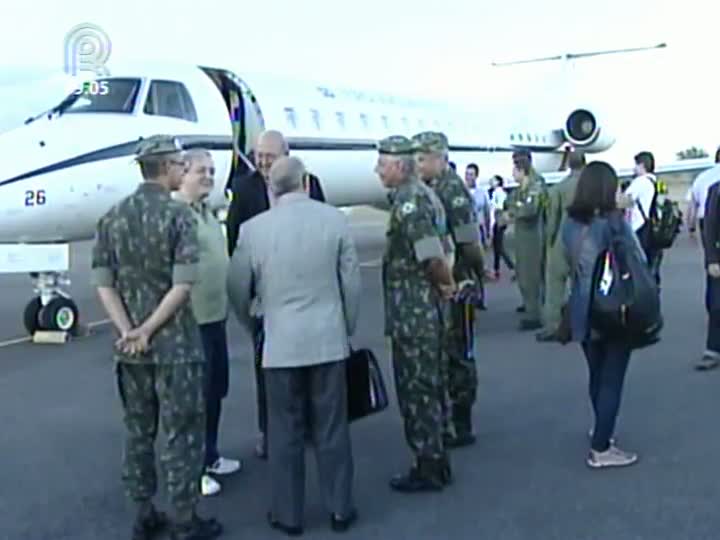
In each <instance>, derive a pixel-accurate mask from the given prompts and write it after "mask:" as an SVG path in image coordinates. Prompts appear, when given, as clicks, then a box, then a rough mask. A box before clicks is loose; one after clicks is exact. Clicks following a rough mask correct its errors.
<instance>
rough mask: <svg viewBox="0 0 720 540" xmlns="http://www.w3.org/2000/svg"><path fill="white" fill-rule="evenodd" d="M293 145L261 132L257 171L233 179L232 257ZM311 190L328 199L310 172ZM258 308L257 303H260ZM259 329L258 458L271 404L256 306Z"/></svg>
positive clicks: (267, 202)
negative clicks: (245, 226) (273, 174)
mask: <svg viewBox="0 0 720 540" xmlns="http://www.w3.org/2000/svg"><path fill="white" fill-rule="evenodd" d="M289 150H290V149H289V146H288V143H287V141H286V140H285V137H284V136H283V134H282V133H280V132H279V131H274V130H268V131H264V132H262V133H261V134H260V136H259V137H258V140H257V144H256V145H255V148H254V149H253V162H254V165H255V167H256V170H254V171H250V172H249V173H248V174H246V175H244V176H240V177H238V178H236V179H234V180H233V183H232V193H233V196H232V201H231V202H230V208H229V209H228V214H227V220H226V223H227V240H228V252H229V254H230V256H232V254H233V252H234V251H235V245H236V244H237V238H238V231H239V230H240V226H241V225H242V224H243V223H245V222H246V221H248V220H249V219H251V218H253V217H255V216H256V215H258V214H259V213H261V212H264V211H265V210H268V209H269V208H270V207H271V206H273V203H274V201H273V198H274V197H273V195H272V192H271V191H270V187H269V180H268V179H269V178H270V168H271V167H272V166H273V164H274V163H275V161H277V159H278V158H280V157H282V156H287V155H288V154H289ZM306 185H307V188H306V189H307V192H308V194H309V195H310V198H311V199H315V200H317V201H320V202H325V197H324V195H323V192H322V188H321V187H320V182H319V181H318V179H317V177H315V176H313V175H308V177H307V184H306ZM256 307H257V306H256ZM254 321H255V332H254V333H253V339H254V347H255V360H256V361H255V385H256V389H257V390H256V394H257V407H258V427H259V429H260V440H259V441H258V444H257V447H256V448H255V450H256V453H257V455H258V457H260V458H265V457H266V455H267V442H266V440H265V432H266V429H265V428H266V425H267V404H266V398H265V383H264V380H263V374H262V369H261V368H260V365H261V362H260V353H261V351H262V348H263V339H264V337H263V333H262V328H263V324H262V314H261V313H260V311H259V310H257V309H256V317H255V319H254Z"/></svg>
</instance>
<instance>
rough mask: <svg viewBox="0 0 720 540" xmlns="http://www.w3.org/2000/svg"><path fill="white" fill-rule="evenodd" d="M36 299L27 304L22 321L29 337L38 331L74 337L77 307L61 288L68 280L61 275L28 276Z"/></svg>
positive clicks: (68, 282) (41, 273) (51, 273)
mask: <svg viewBox="0 0 720 540" xmlns="http://www.w3.org/2000/svg"><path fill="white" fill-rule="evenodd" d="M31 277H32V278H33V281H34V287H35V293H36V294H37V295H38V296H36V297H35V298H33V299H32V300H30V302H29V303H28V304H27V306H26V307H25V313H24V315H23V321H24V323H25V329H26V330H27V331H28V333H29V334H30V335H33V334H35V332H37V331H38V330H51V331H59V332H68V333H70V334H73V335H74V334H77V331H78V323H79V312H78V308H77V305H76V304H75V302H73V300H72V298H70V295H69V294H67V293H65V292H64V291H63V290H62V289H63V287H65V286H67V285H69V284H70V280H69V279H68V277H67V275H66V274H65V273H64V272H63V273H60V272H40V273H37V274H31Z"/></svg>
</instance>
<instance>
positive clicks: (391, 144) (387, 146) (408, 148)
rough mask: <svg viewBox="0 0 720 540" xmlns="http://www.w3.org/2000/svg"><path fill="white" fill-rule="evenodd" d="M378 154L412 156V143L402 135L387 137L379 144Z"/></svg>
mask: <svg viewBox="0 0 720 540" xmlns="http://www.w3.org/2000/svg"><path fill="white" fill-rule="evenodd" d="M377 149H378V152H380V153H381V154H391V155H395V156H399V155H403V154H412V152H413V148H412V142H411V141H410V139H408V138H407V137H403V136H402V135H391V136H390V137H385V138H384V139H383V140H381V141H380V142H378V144H377Z"/></svg>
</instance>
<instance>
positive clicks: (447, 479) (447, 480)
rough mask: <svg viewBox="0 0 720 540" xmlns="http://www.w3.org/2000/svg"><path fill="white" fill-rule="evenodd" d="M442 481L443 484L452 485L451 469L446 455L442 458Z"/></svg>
mask: <svg viewBox="0 0 720 540" xmlns="http://www.w3.org/2000/svg"><path fill="white" fill-rule="evenodd" d="M442 479H443V484H445V485H446V486H449V485H450V484H452V483H453V473H452V467H450V458H449V457H448V455H447V454H445V457H443V458H442Z"/></svg>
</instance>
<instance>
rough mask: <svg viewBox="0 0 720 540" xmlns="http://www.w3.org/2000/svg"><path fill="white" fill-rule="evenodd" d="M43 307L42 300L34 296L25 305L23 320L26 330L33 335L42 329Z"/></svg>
mask: <svg viewBox="0 0 720 540" xmlns="http://www.w3.org/2000/svg"><path fill="white" fill-rule="evenodd" d="M41 309H42V302H41V301H40V298H33V299H32V300H30V302H28V305H27V306H25V312H24V313H23V322H24V323H25V330H27V332H28V334H30V335H31V336H32V335H33V334H35V332H37V331H38V330H39V329H40V310H41Z"/></svg>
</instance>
